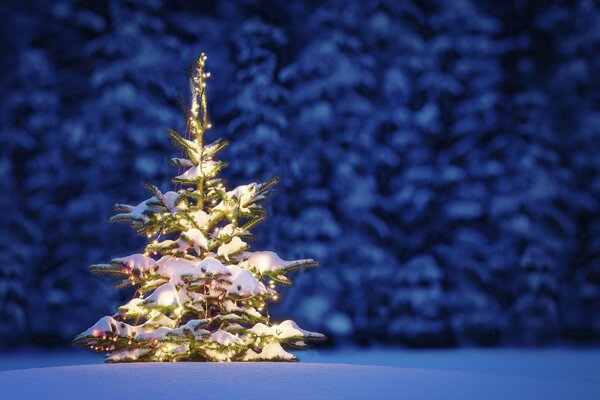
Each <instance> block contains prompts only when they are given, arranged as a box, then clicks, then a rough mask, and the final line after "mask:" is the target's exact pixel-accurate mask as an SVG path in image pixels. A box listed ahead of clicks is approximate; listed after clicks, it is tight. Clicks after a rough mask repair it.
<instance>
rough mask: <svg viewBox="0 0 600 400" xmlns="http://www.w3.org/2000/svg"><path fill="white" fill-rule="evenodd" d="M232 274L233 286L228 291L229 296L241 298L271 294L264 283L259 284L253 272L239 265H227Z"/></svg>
mask: <svg viewBox="0 0 600 400" xmlns="http://www.w3.org/2000/svg"><path fill="white" fill-rule="evenodd" d="M227 269H228V270H229V272H230V273H231V286H230V287H229V289H228V290H227V292H228V293H229V294H235V295H240V296H248V295H258V294H269V293H270V292H269V290H268V289H267V288H266V287H265V285H264V284H263V283H262V282H259V281H258V280H257V279H256V278H255V277H254V275H252V272H250V271H248V270H247V269H243V268H240V267H238V266H237V265H227Z"/></svg>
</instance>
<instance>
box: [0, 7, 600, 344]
mask: <svg viewBox="0 0 600 400" xmlns="http://www.w3.org/2000/svg"><path fill="white" fill-rule="evenodd" d="M599 9H600V6H598V4H597V2H594V1H586V0H582V1H577V2H566V1H549V2H540V1H518V0H513V1H491V0H488V1H468V0H456V1H442V0H439V1H437V0H435V1H434V0H428V1H394V0H389V1H387V0H379V1H359V0H346V1H335V0H333V1H299V0H286V1H263V2H257V1H250V0H247V1H238V2H185V1H168V2H167V1H158V0H150V1H146V0H145V1H141V0H140V1H135V0H134V1H93V2H92V1H90V2H86V1H80V0H56V1H52V2H47V1H43V0H32V1H26V2H24V1H15V0H3V2H2V6H1V7H0V21H2V24H1V25H0V38H1V39H0V54H2V57H0V154H1V157H0V344H3V345H5V346H13V345H17V344H37V345H40V344H41V345H64V344H67V343H69V342H70V341H71V340H72V338H73V336H74V335H75V334H76V333H78V332H80V331H82V330H83V329H85V328H87V327H88V326H89V325H91V324H92V323H93V322H94V321H96V320H97V319H98V318H99V317H100V316H102V315H105V314H110V313H112V312H113V311H114V308H115V306H116V305H118V304H119V301H121V300H123V299H124V298H125V297H126V296H127V293H120V292H118V291H116V290H114V289H113V288H112V286H111V282H110V281H109V280H105V279H102V278H99V277H96V276H93V275H92V274H90V273H89V272H88V269H87V267H88V266H89V265H90V264H92V263H98V262H106V261H108V260H110V259H111V258H113V257H117V256H124V255H127V254H131V253H135V252H138V251H139V249H141V247H142V246H143V244H144V240H143V239H141V238H137V237H135V236H134V235H133V233H132V232H131V231H130V230H129V229H128V228H127V227H125V226H116V225H115V226H110V225H109V224H108V223H107V220H108V218H109V217H110V215H111V214H112V205H113V204H114V203H117V202H125V203H133V204H137V202H139V201H141V200H143V199H145V198H147V197H148V196H147V194H146V193H145V191H144V189H143V187H142V184H143V183H144V182H152V183H154V184H156V185H158V186H159V187H160V188H162V189H163V190H168V189H169V188H171V187H172V184H171V183H170V178H171V177H172V176H174V175H175V172H176V171H175V170H173V169H172V168H170V167H168V160H169V158H171V157H173V156H177V155H178V150H177V149H176V148H175V147H173V146H172V144H171V143H170V142H169V139H168V136H167V134H166V130H167V128H175V129H181V128H182V127H183V117H182V115H181V112H180V109H179V106H178V103H177V96H178V95H182V96H183V97H184V98H186V99H187V97H188V88H187V70H188V67H189V65H190V64H192V63H193V62H194V60H195V58H196V57H197V56H198V55H199V54H200V52H202V51H204V52H206V53H207V54H208V61H207V65H208V69H209V70H210V71H211V73H212V77H211V80H210V81H209V88H208V90H209V92H208V93H209V110H210V114H211V119H212V121H213V126H214V129H213V130H212V131H211V133H210V135H211V136H212V138H215V139H216V138H217V137H226V138H228V139H229V140H230V141H231V145H230V147H229V148H227V149H226V150H225V151H224V152H222V153H221V154H222V156H223V158H224V159H225V161H228V162H229V163H230V167H229V168H228V169H227V170H225V172H224V176H225V177H226V178H227V179H228V180H229V181H230V184H234V185H235V184H242V183H246V182H249V181H258V180H266V179H268V178H270V177H271V176H273V175H277V176H280V177H281V178H282V183H281V184H280V185H279V190H278V193H277V194H276V195H275V196H274V197H272V199H271V202H270V205H269V213H270V218H269V219H268V220H267V221H266V222H264V223H263V224H262V225H261V226H260V227H259V228H257V229H256V230H255V234H256V236H257V240H256V243H255V245H254V249H256V250H259V249H270V250H275V251H277V252H278V253H279V254H280V255H281V256H282V257H283V258H285V259H290V258H294V257H314V258H317V259H319V260H320V261H321V264H322V267H321V268H320V269H317V270H310V271H305V272H300V273H298V274H297V275H296V276H295V278H296V279H295V285H294V286H293V287H292V288H290V289H287V290H285V291H284V292H283V294H282V299H281V301H280V304H279V305H278V306H277V307H276V308H275V310H274V311H273V313H272V314H273V316H274V318H283V317H284V316H285V317H292V318H294V319H296V320H298V322H301V323H303V325H304V327H306V328H308V329H312V330H319V331H322V332H324V333H326V334H328V335H329V336H330V337H331V343H333V344H337V343H345V342H358V343H371V342H392V343H395V344H401V345H408V346H452V345H485V346H487V345H507V344H527V345H531V344H535V345H537V344H548V343H564V342H585V343H589V342H597V340H598V339H599V338H600V157H599V156H598V155H599V154H600V153H599V151H598V150H599V147H600V140H599V139H600V90H599V89H600V58H599V57H598V54H600V10H599ZM292 278H294V277H292Z"/></svg>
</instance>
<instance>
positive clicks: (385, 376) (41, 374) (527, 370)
mask: <svg viewBox="0 0 600 400" xmlns="http://www.w3.org/2000/svg"><path fill="white" fill-rule="evenodd" d="M298 355H299V356H300V357H301V360H302V362H301V363H290V364H288V363H275V364H272V363H244V364H211V363H168V364H167V363H165V364H118V365H112V364H111V365H104V364H101V362H102V358H101V357H99V356H98V355H95V354H93V353H90V352H84V351H50V352H41V351H37V350H29V351H25V352H18V353H12V354H1V355H0V369H1V370H4V372H0V393H3V396H2V398H7V399H8V398H10V399H15V400H17V399H36V398H44V399H46V398H47V399H54V398H56V399H71V398H73V399H84V398H85V399H88V400H90V399H100V398H102V399H105V398H111V397H114V396H113V394H114V395H117V394H118V395H119V396H117V398H128V397H131V398H141V397H142V395H144V396H146V397H145V398H148V399H154V398H157V399H158V398H161V399H162V398H165V397H171V398H177V399H178V400H182V399H187V398H190V399H203V398H213V397H214V398H219V399H233V398H236V399H254V398H256V399H259V398H260V399H266V398H289V399H304V398H306V399H335V398H340V399H342V398H344V399H371V398H376V399H388V398H389V399H400V398H401V399H406V400H409V399H420V400H427V399H470V398H473V399H517V398H527V399H536V398H539V399H544V400H546V399H600V379H599V377H600V349H566V348H561V349H459V350H421V351H417V350H400V349H387V348H375V349H345V350H309V351H305V352H301V353H298ZM84 364H87V365H84ZM359 364H362V365H359ZM60 365H62V366H63V367H56V366H60ZM29 368H35V369H29ZM138 391H139V392H138ZM4 395H6V396H8V397H4Z"/></svg>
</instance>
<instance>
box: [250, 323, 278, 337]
mask: <svg viewBox="0 0 600 400" xmlns="http://www.w3.org/2000/svg"><path fill="white" fill-rule="evenodd" d="M247 332H248V333H252V334H254V335H256V336H275V332H273V330H272V329H271V328H270V327H268V326H267V325H265V324H263V323H261V322H259V323H257V324H255V325H254V326H253V327H252V328H250V329H248V330H247Z"/></svg>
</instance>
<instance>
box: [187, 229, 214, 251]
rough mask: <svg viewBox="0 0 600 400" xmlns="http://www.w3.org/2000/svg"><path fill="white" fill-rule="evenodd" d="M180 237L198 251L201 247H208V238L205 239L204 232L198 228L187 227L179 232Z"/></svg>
mask: <svg viewBox="0 0 600 400" xmlns="http://www.w3.org/2000/svg"><path fill="white" fill-rule="evenodd" d="M181 238H182V239H183V240H185V241H186V242H188V243H190V244H191V245H192V247H194V249H195V250H196V251H197V252H198V253H199V252H200V251H201V249H204V250H206V249H207V248H208V240H207V239H206V236H204V233H202V231H201V230H199V229H196V228H192V229H188V230H187V231H185V232H182V233H181Z"/></svg>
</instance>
